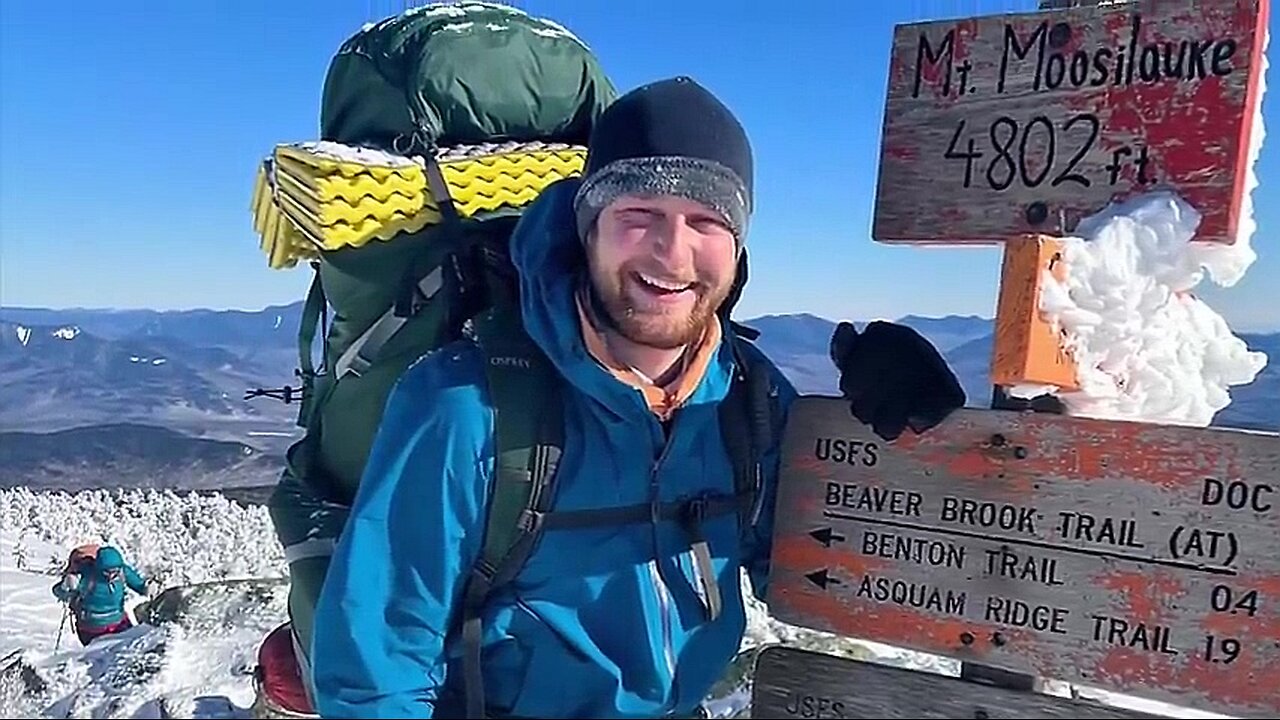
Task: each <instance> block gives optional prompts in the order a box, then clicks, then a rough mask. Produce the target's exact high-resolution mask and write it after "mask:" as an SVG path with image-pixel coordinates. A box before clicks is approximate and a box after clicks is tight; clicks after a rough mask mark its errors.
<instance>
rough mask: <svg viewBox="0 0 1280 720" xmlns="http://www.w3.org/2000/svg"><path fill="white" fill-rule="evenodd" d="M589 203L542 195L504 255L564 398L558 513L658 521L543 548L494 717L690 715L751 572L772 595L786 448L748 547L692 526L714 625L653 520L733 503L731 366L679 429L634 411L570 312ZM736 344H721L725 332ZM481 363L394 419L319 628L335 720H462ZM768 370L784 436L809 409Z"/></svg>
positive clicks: (451, 375)
mask: <svg viewBox="0 0 1280 720" xmlns="http://www.w3.org/2000/svg"><path fill="white" fill-rule="evenodd" d="M576 187H577V181H576V180H565V181H561V182H559V183H557V184H555V185H552V186H551V187H550V188H548V189H547V190H545V191H544V192H543V193H542V195H541V196H540V197H539V199H538V200H537V201H536V202H535V203H534V204H533V205H532V206H531V207H530V208H529V209H527V210H526V212H525V216H524V217H523V218H522V220H521V223H520V225H518V226H517V228H516V230H515V233H514V235H513V238H512V245H511V251H512V259H513V261H514V263H515V265H516V267H517V269H518V271H519V274H520V288H521V305H522V313H523V322H524V325H525V327H526V329H527V331H528V334H529V336H530V337H531V338H532V339H533V340H534V341H535V342H536V343H537V345H538V346H539V347H540V348H541V349H542V351H543V352H544V353H545V354H546V355H547V356H548V358H549V360H550V361H551V363H552V364H553V365H554V367H555V368H556V370H557V371H558V373H559V374H560V375H561V376H562V377H563V378H564V379H565V380H566V381H567V382H565V384H564V386H565V390H564V395H563V398H564V400H563V402H564V405H563V407H564V427H565V439H564V442H565V445H564V451H563V455H562V457H561V458H560V460H559V471H558V472H559V475H558V476H557V480H556V488H555V495H554V506H553V508H554V510H555V511H557V512H561V511H566V512H571V511H574V510H583V511H587V510H598V509H601V508H627V507H634V506H637V505H639V506H644V507H645V508H646V510H647V509H649V508H654V509H655V514H657V515H659V516H658V517H657V518H656V519H651V518H649V517H648V516H646V517H645V518H644V519H643V520H642V521H638V522H637V521H629V522H618V523H615V524H603V525H599V524H598V525H592V526H589V527H559V528H556V529H548V530H546V531H545V532H543V533H542V535H541V537H540V540H539V541H538V544H537V545H536V546H535V549H534V550H533V552H532V554H531V555H530V556H529V558H528V560H527V562H526V563H525V565H524V566H523V570H522V571H521V572H520V573H519V575H518V576H517V577H516V578H515V579H514V581H513V582H511V583H509V584H507V585H505V586H503V588H502V589H501V590H500V591H498V592H497V593H496V594H495V595H494V596H492V597H491V598H490V600H489V602H487V603H486V604H485V606H484V609H483V613H482V615H483V624H482V627H483V635H482V643H481V645H482V647H483V656H482V657H483V663H482V667H483V672H482V679H483V687H484V689H485V693H484V695H485V699H486V711H487V712H489V713H490V714H492V715H497V716H503V715H507V716H519V717H529V718H532V717H544V718H551V717H596V718H615V717H636V718H639V717H659V716H664V715H676V716H681V715H683V716H688V715H691V714H692V713H693V712H694V711H695V710H696V708H697V707H698V705H699V703H700V701H702V700H703V699H704V698H705V697H706V695H707V694H708V692H709V690H710V689H711V688H712V685H713V684H714V683H715V682H716V681H717V680H719V679H720V678H721V676H722V675H723V674H724V673H725V671H726V670H727V668H728V665H729V663H730V661H731V660H732V659H733V658H734V656H735V655H736V653H737V652H738V650H739V648H740V643H741V641H742V637H743V633H744V630H745V627H746V612H745V608H744V604H743V603H744V598H743V597H742V593H741V588H742V585H741V583H740V572H741V570H742V569H743V568H745V569H746V570H747V572H748V575H749V578H750V581H751V585H752V590H753V592H754V593H755V594H756V595H757V596H758V597H763V596H764V594H765V591H766V587H765V585H766V580H767V576H768V561H769V552H770V547H769V543H770V537H771V532H772V525H773V501H774V497H775V494H776V480H777V470H778V449H779V445H780V439H781V438H780V434H781V431H780V430H779V432H778V433H777V435H778V437H772V438H770V439H769V440H770V442H769V444H768V448H767V451H766V453H765V455H764V460H765V461H764V462H763V463H762V465H761V467H762V468H763V473H762V475H763V477H762V478H761V484H760V488H761V490H760V492H759V493H758V495H759V497H760V498H761V501H760V504H759V505H758V506H757V508H756V511H755V512H754V514H753V518H752V519H753V520H754V521H755V524H754V526H753V527H751V526H748V529H745V530H741V531H740V522H742V517H741V516H739V515H738V514H737V513H736V512H731V513H722V514H719V515H716V516H708V517H706V518H705V520H704V521H703V522H702V523H701V524H700V526H699V529H700V532H701V537H702V538H704V541H705V543H706V546H705V547H704V551H705V549H706V548H709V554H710V568H711V569H712V575H713V576H714V578H715V581H716V582H715V585H718V594H719V598H720V600H721V603H720V604H719V606H718V607H716V609H715V611H709V609H708V601H707V599H706V598H705V594H706V590H707V588H708V582H707V581H706V580H705V579H704V578H703V577H702V573H703V572H704V570H703V568H706V567H707V565H706V564H705V563H704V562H702V561H700V560H699V558H698V557H697V553H695V552H693V551H692V550H691V540H690V536H689V531H688V526H687V525H686V524H685V523H684V522H682V520H681V519H680V518H675V517H670V516H669V515H668V514H662V513H657V509H658V508H660V507H673V506H681V505H682V504H684V505H685V506H687V503H686V502H685V501H687V500H688V499H691V498H696V497H704V498H710V497H722V496H725V495H731V494H732V493H733V492H734V487H735V482H734V479H733V478H734V475H733V469H732V467H731V463H730V455H729V453H728V452H727V451H726V448H725V444H724V443H723V442H722V438H721V431H720V427H719V417H718V414H717V406H718V405H719V403H720V402H721V401H722V400H723V399H724V398H725V397H726V394H727V392H728V389H729V387H730V381H731V375H732V373H733V372H734V368H735V353H734V352H733V351H732V350H731V348H730V347H729V343H728V341H727V340H726V341H722V343H721V346H720V347H719V348H717V350H716V354H715V357H714V359H713V361H712V362H711V365H710V367H709V368H708V370H707V371H706V374H705V375H704V376H703V378H702V380H701V382H700V384H699V386H698V387H697V389H696V390H695V392H694V394H693V395H692V396H691V398H690V399H689V400H688V401H687V402H686V404H685V405H684V406H683V408H682V409H680V410H679V411H677V413H676V414H675V416H674V418H673V422H672V423H671V426H670V428H669V430H666V429H664V428H663V425H662V423H660V422H659V420H658V418H657V417H656V416H655V415H654V414H653V413H652V412H651V411H650V410H649V407H648V405H647V404H646V402H645V400H644V398H643V397H642V396H641V394H640V393H639V391H637V390H636V389H633V388H631V387H628V386H626V385H624V384H623V383H621V382H620V381H618V380H617V379H615V378H614V377H613V376H612V375H611V374H610V373H609V372H608V370H606V369H605V368H603V367H602V366H601V365H599V364H598V363H597V362H596V361H595V360H594V358H593V357H592V356H591V355H590V354H589V353H588V351H587V349H586V347H585V345H584V341H583V338H582V334H581V330H580V327H579V324H578V315H577V312H576V309H575V307H576V306H575V301H574V293H575V289H576V287H577V283H578V282H580V278H581V275H580V273H581V271H582V268H581V262H582V260H581V254H582V249H581V246H580V244H579V241H578V240H577V237H576V233H575V231H574V225H573V222H574V220H573V213H572V210H571V199H572V197H573V193H574V191H575V189H576ZM725 331H726V332H725V337H726V338H728V337H729V335H728V333H729V327H728V323H726V327H725ZM481 353H482V350H481V349H480V348H479V347H478V346H477V345H476V344H474V343H473V342H472V341H469V340H468V341H461V342H457V343H454V344H450V345H447V346H445V347H444V348H442V349H441V350H438V351H436V352H432V353H428V354H427V355H425V356H424V357H422V358H420V359H419V360H418V361H417V362H416V363H415V364H414V365H413V366H411V367H410V369H409V370H408V371H407V372H406V373H405V374H404V375H403V376H402V377H401V378H400V380H399V381H398V383H397V384H396V386H395V388H394V390H393V391H392V393H391V395H390V397H389V399H388V402H387V408H386V412H385V414H384V416H383V419H382V422H381V425H380V427H379V430H378V434H377V437H376V439H375V442H374V445H373V449H372V453H371V456H370V459H369V463H368V465H367V469H366V472H365V474H364V476H363V478H362V480H361V484H360V487H359V490H358V492H357V495H356V498H355V501H354V504H353V507H352V512H351V515H350V518H349V520H348V522H347V524H346V527H345V529H344V530H343V532H342V535H341V537H340V539H339V541H338V543H337V546H336V549H335V553H334V555H333V558H332V564H331V565H330V567H329V570H328V574H327V576H326V580H325V583H324V586H323V589H322V591H321V594H320V598H319V600H318V604H317V607H316V616H315V628H316V632H315V634H314V638H313V641H312V681H313V684H314V688H315V695H316V697H315V704H316V708H317V710H318V711H319V712H320V714H321V715H322V716H325V717H345V718H350V717H431V716H435V717H442V716H449V717H460V716H461V714H460V713H461V712H462V711H463V709H464V702H463V697H464V688H465V678H464V674H465V673H464V666H465V664H466V663H465V661H464V649H463V647H464V645H465V643H464V642H463V635H464V633H463V632H462V629H461V628H460V627H459V625H460V622H459V617H460V612H461V610H460V608H461V606H462V602H463V598H462V592H463V587H464V582H465V581H466V579H467V577H468V575H469V573H470V571H471V568H472V566H473V563H474V562H475V560H476V558H477V556H478V554H479V553H480V550H481V548H480V544H481V542H482V538H483V537H484V523H485V521H486V520H485V519H486V509H487V508H488V506H489V501H490V499H491V497H492V487H493V485H492V484H493V480H494V475H495V470H494V465H495V458H494V448H495V441H494V437H493V434H494V428H495V418H494V408H493V403H492V398H491V396H490V391H489V389H488V385H487V382H486V374H485V369H484V367H483V363H482V354H481ZM757 357H758V358H759V359H760V361H761V362H763V363H764V364H765V366H766V367H767V377H768V378H769V379H770V382H771V385H772V392H771V395H772V396H773V397H774V398H775V399H776V401H777V406H778V407H779V408H780V409H781V410H780V415H782V416H783V417H785V411H786V408H787V407H789V406H790V403H791V401H792V400H793V398H794V396H795V391H794V389H793V388H792V387H791V386H790V385H789V384H788V383H787V381H786V380H785V378H784V377H783V376H782V374H781V373H780V372H779V371H778V370H777V368H776V367H775V366H774V365H773V364H772V363H768V361H767V360H764V359H763V355H758V356H757ZM655 501H657V502H655ZM703 558H704V559H705V555H704V556H703ZM713 615H715V616H716V617H715V619H710V618H711V617H712V616H713Z"/></svg>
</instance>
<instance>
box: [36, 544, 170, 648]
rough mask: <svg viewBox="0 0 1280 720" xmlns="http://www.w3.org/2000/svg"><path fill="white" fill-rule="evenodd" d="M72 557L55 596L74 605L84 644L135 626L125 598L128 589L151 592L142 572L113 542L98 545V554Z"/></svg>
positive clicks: (73, 614)
mask: <svg viewBox="0 0 1280 720" xmlns="http://www.w3.org/2000/svg"><path fill="white" fill-rule="evenodd" d="M72 559H73V563H70V564H69V567H68V569H67V571H66V572H64V573H63V576H62V579H61V580H59V581H58V583H57V584H55V585H54V586H53V595H54V597H56V598H58V599H59V600H61V601H62V602H65V603H67V605H68V606H69V607H70V609H71V612H72V617H73V618H74V623H75V629H76V635H77V636H78V637H79V638H80V644H81V645H88V644H89V643H90V642H93V641H94V640H96V639H97V638H100V637H102V636H104V635H112V634H115V633H118V632H123V631H125V630H128V629H129V628H131V627H133V623H132V622H130V620H129V616H128V615H127V614H126V613H125V611H124V599H125V595H126V592H125V590H126V589H129V590H133V591H134V592H136V593H138V594H140V595H145V594H146V593H147V586H146V583H145V581H144V580H143V578H142V576H141V575H139V574H138V571H137V570H135V569H133V566H131V565H128V564H126V563H125V561H124V556H123V555H121V554H120V551H119V550H117V549H116V548H114V547H112V546H110V545H106V546H103V547H100V548H98V549H97V556H96V557H86V556H77V555H75V554H73V555H72ZM75 561H78V562H75Z"/></svg>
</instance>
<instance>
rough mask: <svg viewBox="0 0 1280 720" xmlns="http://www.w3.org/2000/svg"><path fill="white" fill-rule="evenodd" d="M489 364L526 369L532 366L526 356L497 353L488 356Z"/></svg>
mask: <svg viewBox="0 0 1280 720" xmlns="http://www.w3.org/2000/svg"><path fill="white" fill-rule="evenodd" d="M489 364H490V365H494V366H496V367H514V368H521V369H523V370H528V369H530V368H532V367H533V363H532V362H531V361H530V360H529V358H527V357H520V356H518V355H499V356H497V357H491V358H489Z"/></svg>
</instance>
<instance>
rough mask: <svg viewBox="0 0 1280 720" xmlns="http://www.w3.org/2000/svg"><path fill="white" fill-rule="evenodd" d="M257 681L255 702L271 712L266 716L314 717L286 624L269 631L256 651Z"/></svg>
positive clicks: (291, 637) (291, 632) (313, 709)
mask: <svg viewBox="0 0 1280 720" xmlns="http://www.w3.org/2000/svg"><path fill="white" fill-rule="evenodd" d="M257 681H258V696H259V698H258V699H259V701H260V702H265V703H266V704H267V705H268V706H269V707H270V711H271V712H272V714H270V715H267V716H266V717H282V716H283V717H290V716H292V717H317V715H316V714H315V708H313V707H312V705H311V701H310V700H309V699H308V698H307V691H306V688H305V686H304V685H303V683H302V671H301V668H300V666H299V665H298V659H297V657H296V656H295V655H294V653H293V631H292V629H291V628H290V626H289V624H288V623H285V624H284V625H281V626H279V627H277V628H276V629H275V630H272V631H271V633H270V634H268V635H267V638H266V640H263V641H262V646H261V647H260V648H258V671H257ZM281 711H283V713H282V712H281Z"/></svg>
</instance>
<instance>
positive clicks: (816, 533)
mask: <svg viewBox="0 0 1280 720" xmlns="http://www.w3.org/2000/svg"><path fill="white" fill-rule="evenodd" d="M809 537H811V538H813V539H814V540H817V541H818V542H820V543H822V544H823V545H825V546H827V547H831V543H832V541H835V542H844V536H843V535H840V534H838V533H836V532H835V531H834V530H832V529H831V528H829V527H824V528H819V529H817V530H813V531H811V532H810V533H809Z"/></svg>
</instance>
